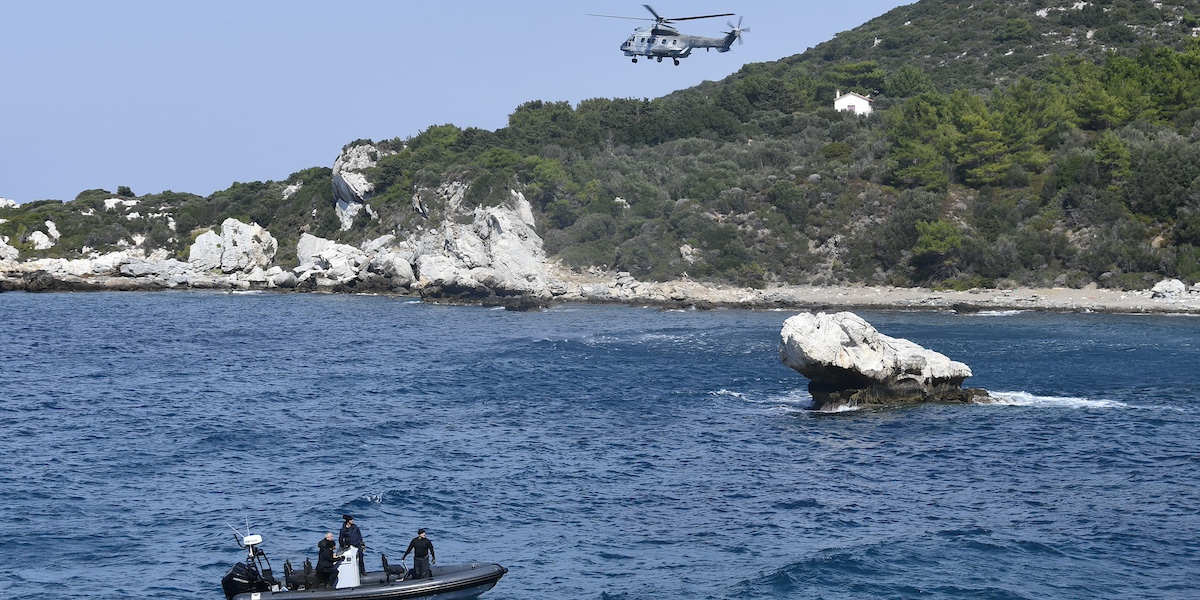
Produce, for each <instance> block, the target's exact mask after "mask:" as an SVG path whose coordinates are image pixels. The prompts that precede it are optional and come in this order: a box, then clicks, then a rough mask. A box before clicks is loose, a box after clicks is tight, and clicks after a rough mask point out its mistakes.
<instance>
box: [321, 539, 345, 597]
mask: <svg viewBox="0 0 1200 600" xmlns="http://www.w3.org/2000/svg"><path fill="white" fill-rule="evenodd" d="M333 546H334V543H333V532H332V531H330V532H329V533H326V534H325V537H324V538H322V539H321V541H319V542H317V551H318V554H317V567H316V569H315V570H316V575H317V585H316V587H324V586H333V585H335V583H334V582H335V581H336V580H337V565H338V563H340V562H342V557H340V556H337V555H336V554H334V553H333Z"/></svg>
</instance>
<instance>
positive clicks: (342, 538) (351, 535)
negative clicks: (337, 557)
mask: <svg viewBox="0 0 1200 600" xmlns="http://www.w3.org/2000/svg"><path fill="white" fill-rule="evenodd" d="M342 520H343V521H344V523H343V524H342V530H341V531H340V532H339V533H338V545H339V546H341V547H342V551H343V552H344V551H345V550H346V548H349V547H350V546H354V547H355V548H358V574H359V575H364V576H365V575H366V574H367V563H366V562H365V561H364V560H363V555H365V554H366V553H367V544H366V543H364V542H363V536H362V531H361V530H360V529H359V528H358V525H355V524H354V517H352V516H350V515H342Z"/></svg>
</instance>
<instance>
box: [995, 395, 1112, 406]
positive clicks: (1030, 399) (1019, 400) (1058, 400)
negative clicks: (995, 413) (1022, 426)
mask: <svg viewBox="0 0 1200 600" xmlns="http://www.w3.org/2000/svg"><path fill="white" fill-rule="evenodd" d="M992 398H993V400H992V401H991V402H982V403H981V404H995V405H1000V406H1034V407H1040V408H1130V406H1129V405H1128V404H1125V403H1124V402H1118V401H1116V400H1093V399H1091V398H1074V397H1070V396H1038V395H1035V394H1031V393H1029V392H993V393H992Z"/></svg>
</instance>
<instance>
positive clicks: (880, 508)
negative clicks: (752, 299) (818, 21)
mask: <svg viewBox="0 0 1200 600" xmlns="http://www.w3.org/2000/svg"><path fill="white" fill-rule="evenodd" d="M791 314H792V313H790V312H772V311H739V310H717V311H707V312H697V311H661V310H655V309H643V308H631V307H620V306H590V305H568V306H560V307H556V308H553V309H551V310H546V311H542V312H533V313H516V312H507V311H503V310H492V309H484V308H474V307H449V306H435V305H428V304H422V303H418V302H413V301H411V300H410V299H404V298H390V297H375V296H347V295H317V294H226V293H192V292H187V293H93V294H36V295H35V294H22V293H6V294H0V315H2V316H0V341H2V343H0V365H2V369H3V377H2V378H0V456H3V457H4V458H3V464H4V467H3V468H0V497H2V498H3V502H2V503H0V523H2V524H3V528H4V529H3V532H2V533H3V539H4V540H5V541H6V542H8V544H7V545H6V547H7V550H8V554H9V556H8V558H7V560H5V561H3V564H2V566H0V587H3V589H5V590H6V591H7V595H8V597H12V598H22V599H39V598H187V599H193V598H194V599H200V598H204V599H214V600H215V599H218V598H221V597H222V595H221V591H220V579H221V577H222V576H223V575H224V573H225V571H226V570H227V569H228V568H229V566H230V565H231V564H232V563H233V562H236V561H237V560H240V559H241V553H240V551H239V550H238V548H237V546H236V545H235V543H234V538H233V531H232V530H231V527H233V528H237V529H238V530H241V531H243V532H244V531H245V530H246V529H247V527H248V528H249V529H251V530H252V531H253V532H254V533H261V534H262V535H263V536H264V537H265V538H266V543H265V546H264V548H265V549H266V551H267V553H268V554H269V555H270V556H271V557H272V559H273V562H274V565H275V568H276V570H277V571H281V570H282V564H283V561H284V560H285V559H290V560H291V561H292V562H293V563H299V562H302V561H303V559H304V558H305V557H310V558H314V559H315V544H316V541H317V540H318V539H319V538H320V537H321V535H322V534H323V533H324V532H325V531H336V528H337V526H338V525H339V524H340V515H342V514H343V513H351V514H353V515H354V516H355V517H356V519H357V522H358V523H359V525H360V526H361V527H362V528H363V530H364V533H365V536H366V540H367V544H368V545H369V550H368V565H369V566H373V565H378V561H379V553H380V552H383V553H386V554H388V556H389V558H391V559H392V560H393V562H394V561H395V560H397V559H398V557H399V556H400V555H401V554H402V553H403V551H404V549H405V547H406V545H407V543H408V540H409V539H410V538H411V537H412V536H413V535H414V532H415V530H416V529H417V528H418V527H424V528H426V529H428V530H429V534H430V537H431V539H432V540H433V542H434V544H435V547H436V549H437V555H438V558H439V559H440V562H441V563H444V564H453V563H462V562H471V561H487V562H499V563H502V564H504V565H505V566H507V567H508V568H509V569H510V572H509V574H508V575H507V576H506V577H505V578H504V579H503V580H502V581H501V582H500V583H499V585H498V586H497V587H496V588H495V589H494V590H492V591H490V592H488V593H487V594H485V595H484V598H490V599H492V600H506V599H507V600H518V599H521V600H524V599H530V600H532V599H544V598H575V599H588V600H592V599H595V600H601V599H603V600H619V599H640V598H656V599H674V598H679V599H684V598H689V599H690V598H822V599H843V598H846V599H849V598H997V599H1009V598H1011V599H1042V598H1089V599H1092V598H1195V597H1197V592H1198V590H1200V533H1198V532H1200V485H1198V484H1200V392H1198V391H1197V390H1198V389H1200V319H1195V318H1188V317H1168V316H1121V315H1099V314H1042V313H1015V314H993V315H988V314H978V315H954V314H947V313H903V312H877V313H863V316H864V317H865V318H867V320H868V321H870V322H871V323H872V324H874V325H875V326H876V327H877V328H878V329H879V330H880V331H882V332H884V333H887V334H888V335H892V336H896V337H904V338H908V339H911V340H913V341H915V342H917V343H919V344H922V345H924V346H926V347H928V348H931V349H934V350H937V351H939V352H942V353H944V354H947V355H948V356H950V357H952V358H954V359H956V360H961V361H963V362H965V363H967V364H968V365H970V366H971V368H972V369H973V371H974V373H975V376H974V377H972V378H971V379H970V380H968V384H969V385H972V386H974V387H983V388H986V389H988V390H991V391H993V392H995V393H997V394H998V395H999V397H1000V398H1001V401H1000V402H999V403H997V404H993V405H980V406H921V407H909V408H899V409H889V410H877V411H857V412H843V413H836V414H828V413H815V412H813V411H810V410H807V406H808V404H809V402H810V398H809V396H808V393H807V391H806V386H807V380H805V379H804V378H803V377H801V376H800V375H799V374H798V373H796V372H794V371H792V370H791V369H788V368H787V367H785V366H783V365H782V364H781V362H780V359H779V351H778V349H779V332H780V329H781V327H782V324H783V321H784V319H786V318H787V317H788V316H790V315H791Z"/></svg>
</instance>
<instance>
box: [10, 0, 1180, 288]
mask: <svg viewBox="0 0 1200 600" xmlns="http://www.w3.org/2000/svg"><path fill="white" fill-rule="evenodd" d="M1197 14H1200V1H1198V0H1175V1H1174V2H1171V1H1166V2H1162V3H1147V2H1141V1H1134V0H1098V1H1096V2H1091V3H1087V4H1083V5H1082V6H1077V5H1076V4H1075V3H1074V2H1070V3H1067V2H1062V1H1050V2H1049V3H1046V4H1041V3H1039V4H1034V3H1031V2H1023V1H1008V2H957V1H950V0H923V1H922V2H919V3H917V4H914V5H910V6H905V7H900V8H897V9H895V10H893V11H891V12H889V13H888V14H886V15H883V16H882V17H880V18H878V19H875V20H873V21H871V22H870V23H867V24H865V25H863V26H861V27H859V28H856V29H855V30H853V31H849V32H844V33H842V34H839V35H838V36H836V37H835V38H834V39H833V40H831V41H829V42H826V43H824V44H821V45H819V46H817V47H816V48H813V49H812V50H810V51H809V52H806V53H804V54H802V55H797V56H794V57H790V58H786V59H783V60H780V61H776V62H772V63H761V64H750V65H746V66H745V67H744V68H743V69H742V70H741V71H739V72H738V73H736V74H734V75H732V76H730V77H729V78H727V79H726V80H724V81H721V82H706V83H705V84H703V85H700V86H697V87H695V88H691V89H687V90H682V91H679V92H676V93H674V94H672V95H670V96H667V97H664V98H660V99H655V100H644V99H593V100H587V101H584V102H582V103H580V104H579V105H578V106H572V105H571V104H569V103H565V102H545V101H533V102H528V103H526V104H524V105H522V106H520V107H517V109H516V110H515V111H514V112H513V113H512V115H511V116H510V119H509V123H508V126H507V127H505V128H502V129H500V130H497V131H487V130H481V129H474V128H468V129H461V128H458V127H456V126H453V125H438V126H432V127H429V128H428V129H426V130H425V131H423V132H421V133H420V134H419V135H417V136H414V137H412V138H411V139H406V140H389V141H387V142H383V143H381V146H383V147H386V148H388V149H392V150H399V151H398V152H397V153H395V154H392V155H389V156H386V157H384V158H382V159H381V160H380V161H379V163H378V165H377V167H376V168H374V169H373V170H372V171H371V173H370V174H369V175H370V178H371V180H372V182H373V183H374V184H375V190H376V192H375V195H374V196H373V197H372V198H370V199H369V200H368V204H369V205H370V207H371V211H370V213H373V214H374V215H377V218H375V217H371V216H369V213H368V212H367V211H364V212H363V213H361V214H360V215H359V217H358V219H357V220H356V221H355V223H354V225H353V227H352V228H351V229H350V230H349V231H345V232H341V231H340V230H339V227H338V223H337V218H336V215H335V214H334V209H333V200H332V194H331V191H330V189H331V173H330V171H329V169H323V168H314V169H308V170H306V171H302V172H300V173H297V174H295V175H293V176H292V177H291V178H289V180H288V181H287V182H278V183H276V182H267V183H250V184H235V185H234V186H233V187H231V188H230V189H229V190H225V191H222V192H218V193H216V194H213V195H212V196H210V197H209V198H198V197H195V196H189V195H186V194H173V193H164V194H160V195H155V196H146V197H142V198H140V199H139V200H140V202H141V204H140V205H139V206H142V207H145V210H144V211H142V214H145V215H150V214H163V213H167V212H169V213H170V214H172V215H174V219H175V222H176V228H175V230H174V231H172V230H170V229H165V228H164V226H161V223H160V222H159V221H155V220H154V219H152V218H149V217H140V218H141V219H142V220H139V219H132V220H129V219H126V218H125V217H124V216H122V217H121V218H119V219H118V218H115V217H114V216H112V215H110V214H109V213H111V212H112V211H102V210H101V209H102V208H103V207H104V204H103V200H104V199H105V198H108V197H111V195H110V194H108V193H107V192H103V191H89V192H85V193H83V194H81V195H80V196H79V197H78V198H77V199H76V200H75V201H74V202H70V203H67V204H56V203H39V204H37V205H24V206H22V207H20V208H18V209H10V210H8V211H6V212H8V213H13V214H12V215H5V214H0V218H7V219H9V222H8V223H4V224H0V234H4V235H8V236H10V237H11V238H12V239H13V240H14V242H15V243H16V244H17V245H18V246H19V247H21V249H22V251H23V252H24V253H27V254H26V255H29V254H33V255H37V254H38V253H41V254H55V253H60V254H61V253H64V252H70V251H77V250H75V249H77V248H78V247H81V246H85V245H86V246H89V247H91V248H96V249H104V248H107V247H112V246H113V245H115V244H116V243H118V242H119V241H120V240H128V239H130V238H131V236H133V235H138V236H143V237H145V239H146V241H145V242H143V245H144V246H149V247H167V248H169V249H171V250H173V251H175V252H177V253H182V252H185V251H186V247H187V244H189V243H190V240H191V238H192V237H194V234H195V233H196V232H198V231H202V230H203V229H205V228H207V227H210V226H213V225H217V224H219V223H220V222H221V220H223V219H224V218H227V217H237V218H241V219H243V220H253V221H255V222H258V223H259V224H261V225H263V226H265V227H267V228H268V229H270V230H271V232H272V234H273V235H275V236H276V237H277V238H279V239H280V241H281V245H282V246H283V248H284V250H283V256H288V254H287V250H286V248H287V247H289V246H290V245H294V243H295V239H296V238H297V237H298V236H299V234H300V232H301V231H309V232H311V233H314V234H316V235H321V236H323V237H330V238H339V239H341V240H343V241H346V242H349V243H358V242H361V241H363V240H365V239H370V238H372V237H375V236H377V235H380V234H383V233H396V232H400V233H401V234H403V233H405V232H411V231H414V230H415V229H416V227H418V226H422V227H429V226H436V225H437V224H438V222H439V220H440V219H441V218H442V216H441V215H442V212H441V208H442V207H440V206H437V199H436V196H435V195H433V194H431V193H429V191H430V190H432V189H435V188H436V187H437V186H438V185H440V184H441V183H444V182H447V181H464V182H467V183H469V184H470V188H469V192H468V197H467V201H468V202H469V203H471V204H474V205H490V204H495V203H499V202H502V201H504V200H505V198H507V195H508V190H509V189H518V190H521V191H522V192H523V193H524V194H525V195H526V197H527V198H529V200H530V201H531V202H532V203H533V205H534V208H535V212H536V213H537V217H538V223H539V227H540V233H541V235H542V237H543V239H544V240H545V241H546V244H547V250H548V251H549V252H550V253H551V254H552V255H553V256H555V257H557V258H559V259H560V260H562V261H563V262H564V263H566V264H568V265H570V266H573V267H576V268H586V267H589V266H603V267H606V268H610V269H619V270H626V271H630V272H632V273H634V274H635V275H637V276H638V277H643V278H652V279H666V278H673V277H680V276H684V275H686V276H689V277H692V278H696V279H713V280H720V281H726V282H733V283H739V284H744V285H754V286H761V285H765V284H767V283H771V282H785V283H805V282H807V283H831V282H835V281H860V282H866V283H889V284H895V285H940V286H955V287H972V286H984V285H987V286H1007V285H1050V284H1059V285H1063V284H1065V285H1075V286H1078V285H1084V284H1087V283H1092V282H1097V283H1099V284H1101V285H1108V286H1114V287H1145V286H1146V285H1147V284H1148V283H1152V282H1153V281H1156V280H1157V279H1159V278H1161V277H1163V276H1176V277H1181V278H1184V279H1187V280H1191V281H1195V280H1198V279H1200V251H1198V250H1197V249H1198V248H1200V125H1198V122H1200V109H1197V108H1194V107H1196V106H1200V42H1198V41H1197V39H1196V37H1195V32H1196V27H1197V26H1200V22H1198V20H1197V17H1196V15H1197ZM839 90H840V91H855V92H858V93H860V94H864V95H868V94H869V95H870V96H871V97H872V98H873V99H874V108H875V109H876V110H875V112H874V113H873V114H872V115H870V116H866V117H863V116H855V115H852V114H849V113H840V112H835V111H833V110H832V108H831V107H832V100H833V98H834V95H835V92H837V91H839ZM296 184H302V185H301V186H300V187H299V188H298V189H299V191H292V192H290V193H289V194H285V193H284V191H285V190H294V188H295V186H296ZM289 186H291V187H289ZM414 195H416V196H417V197H418V199H421V200H424V201H425V203H426V206H427V208H428V209H429V210H428V214H427V215H422V214H420V213H418V212H416V211H414V208H413V204H414V203H413V197H414ZM87 208H91V209H92V213H93V214H91V215H89V216H84V214H83V213H84V212H86V210H85V209H87ZM106 216H107V217H108V218H105V217H106ZM47 219H49V220H54V221H55V222H56V223H57V224H58V227H59V229H60V231H61V232H62V234H63V239H62V240H60V243H59V245H58V246H56V247H55V248H53V249H50V250H42V251H31V248H30V247H29V244H28V234H29V232H31V231H33V230H34V229H35V228H36V227H37V226H38V224H39V223H41V222H42V221H45V220H47ZM160 221H161V220H160ZM175 232H178V233H175ZM68 239H69V240H70V243H69V244H68V243H67V242H66V240H68Z"/></svg>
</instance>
